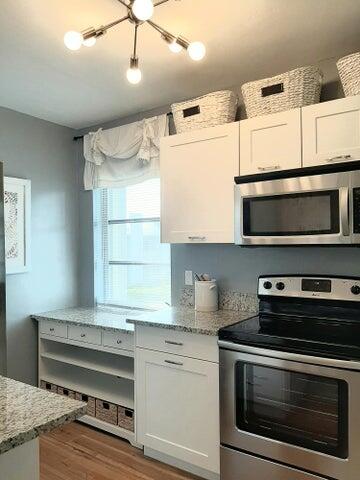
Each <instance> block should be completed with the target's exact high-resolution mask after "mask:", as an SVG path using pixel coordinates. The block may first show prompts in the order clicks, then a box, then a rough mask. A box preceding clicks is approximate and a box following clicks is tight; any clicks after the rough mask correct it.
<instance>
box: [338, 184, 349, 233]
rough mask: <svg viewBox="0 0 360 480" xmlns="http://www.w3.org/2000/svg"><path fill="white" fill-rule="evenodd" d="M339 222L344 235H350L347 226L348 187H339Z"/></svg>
mask: <svg viewBox="0 0 360 480" xmlns="http://www.w3.org/2000/svg"><path fill="white" fill-rule="evenodd" d="M340 223H341V231H342V234H343V235H344V237H348V236H349V235H350V227H349V188H348V187H341V188H340Z"/></svg>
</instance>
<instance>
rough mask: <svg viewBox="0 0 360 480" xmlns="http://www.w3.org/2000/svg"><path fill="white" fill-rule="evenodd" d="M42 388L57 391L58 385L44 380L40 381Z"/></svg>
mask: <svg viewBox="0 0 360 480" xmlns="http://www.w3.org/2000/svg"><path fill="white" fill-rule="evenodd" d="M40 388H42V389H43V390H48V391H49V392H53V393H57V386H56V385H54V384H53V383H49V382H45V381H44V380H41V381H40Z"/></svg>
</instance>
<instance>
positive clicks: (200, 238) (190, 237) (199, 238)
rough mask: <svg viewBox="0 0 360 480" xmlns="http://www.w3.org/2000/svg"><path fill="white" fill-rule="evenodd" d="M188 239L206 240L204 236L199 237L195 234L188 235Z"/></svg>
mask: <svg viewBox="0 0 360 480" xmlns="http://www.w3.org/2000/svg"><path fill="white" fill-rule="evenodd" d="M188 239H189V240H201V241H204V240H206V237H200V236H196V235H195V236H191V235H190V236H189V237H188Z"/></svg>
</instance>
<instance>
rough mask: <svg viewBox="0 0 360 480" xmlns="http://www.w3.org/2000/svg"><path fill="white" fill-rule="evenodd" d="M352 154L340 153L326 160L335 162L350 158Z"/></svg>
mask: <svg viewBox="0 0 360 480" xmlns="http://www.w3.org/2000/svg"><path fill="white" fill-rule="evenodd" d="M350 159H351V155H338V156H336V157H332V158H328V159H327V160H326V161H327V162H335V161H337V160H350Z"/></svg>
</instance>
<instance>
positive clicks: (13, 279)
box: [0, 108, 79, 384]
mask: <svg viewBox="0 0 360 480" xmlns="http://www.w3.org/2000/svg"><path fill="white" fill-rule="evenodd" d="M72 136H73V132H72V130H71V129H69V128H65V127H60V126H58V125H55V124H52V123H49V122H46V121H43V120H39V119H37V118H34V117H30V116H28V115H24V114H21V113H18V112H14V111H12V110H8V109H5V108H0V152H1V158H0V160H1V161H2V162H4V173H5V175H7V176H14V177H20V178H27V179H30V180H31V187H32V218H31V231H32V232H31V241H32V244H31V254H32V267H31V271H30V272H28V273H23V274H17V275H8V276H7V279H6V280H7V282H6V283H7V285H6V288H7V336H8V376H10V377H13V378H15V379H18V380H21V381H24V382H27V383H33V384H35V383H36V371H37V370H36V369H37V329H36V326H35V323H34V322H33V321H32V320H30V318H29V315H30V314H31V313H35V312H41V311H45V310H52V309H56V308H63V307H66V306H74V305H76V304H77V303H78V254H77V252H78V232H79V217H78V183H77V175H78V170H77V168H76V162H75V158H74V153H75V149H74V143H73V140H72Z"/></svg>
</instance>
